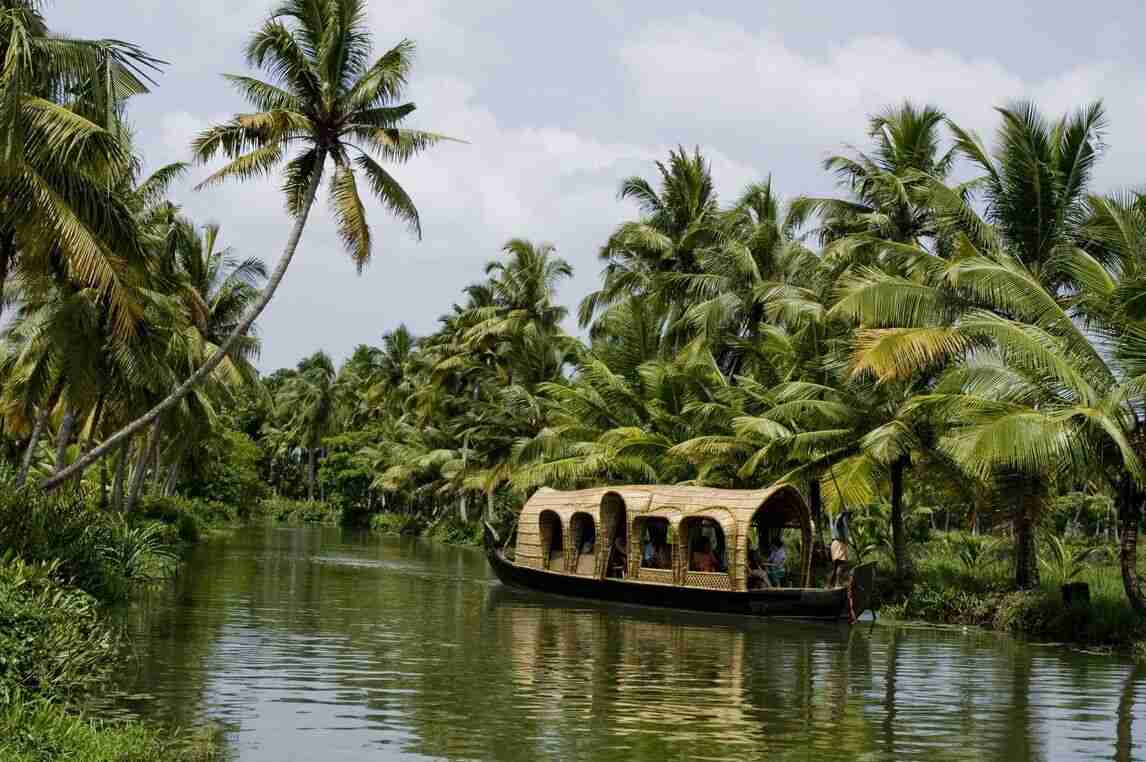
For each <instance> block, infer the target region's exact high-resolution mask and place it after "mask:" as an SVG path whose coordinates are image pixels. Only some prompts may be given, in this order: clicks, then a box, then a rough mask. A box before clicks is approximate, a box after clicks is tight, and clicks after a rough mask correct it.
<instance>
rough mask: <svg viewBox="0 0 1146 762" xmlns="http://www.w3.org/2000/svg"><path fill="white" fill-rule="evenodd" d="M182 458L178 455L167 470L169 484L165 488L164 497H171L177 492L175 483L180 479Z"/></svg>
mask: <svg viewBox="0 0 1146 762" xmlns="http://www.w3.org/2000/svg"><path fill="white" fill-rule="evenodd" d="M180 461H182V458H178V457H176V458H175V459H173V460H172V461H171V466H170V467H169V468H168V470H167V484H166V485H165V486H164V488H163V495H164V497H170V496H171V495H174V494H175V485H176V484H178V481H179V463H180Z"/></svg>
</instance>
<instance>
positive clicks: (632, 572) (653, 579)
mask: <svg viewBox="0 0 1146 762" xmlns="http://www.w3.org/2000/svg"><path fill="white" fill-rule="evenodd" d="M649 522H657V523H659V524H660V526H661V527H665V526H666V525H667V529H668V530H669V532H670V533H671V536H673V537H675V538H678V539H677V541H676V542H675V543H673V548H674V550H673V557H672V564H671V568H656V569H654V568H647V567H644V566H642V565H641V545H640V543H641V536H642V532H643V530H644V529H645V527H646V526H647V525H648V523H649ZM709 522H712V523H715V524H716V525H717V526H719V527H720V530H721V533H722V534H723V538H722V539H723V544H724V553H725V566H726V568H727V571H726V572H700V571H693V570H690V569H689V564H688V543H687V538H689V537H690V536H692V534H693V532H695V531H696V530H697V529H698V528H699V527H701V526H702V525H706V524H709ZM782 528H796V529H799V530H800V532H801V540H802V542H801V548H800V552H801V556H800V565H799V569H800V576H801V577H802V579H801V580H800V581H799V584H800V585H802V586H804V587H807V586H809V584H810V580H811V547H812V534H813V524H812V517H811V514H810V512H809V511H808V507H807V505H806V504H805V503H804V500H803V498H802V497H801V496H800V493H799V492H798V491H797V490H796V489H795V488H794V487H792V486H790V485H780V486H776V487H770V488H768V489H761V490H726V489H712V488H709V487H682V486H655V485H630V486H622V487H599V488H595V489H585V490H578V491H572V492H564V491H559V490H554V489H548V488H544V489H540V490H538V491H537V492H535V493H534V494H533V496H532V497H531V498H530V499H529V501H528V502H527V503H526V504H525V506H524V508H522V511H521V515H520V517H519V520H518V529H517V545H516V548H515V553H514V563H516V564H517V565H519V566H524V567H530V568H535V569H545V570H548V571H553V572H559V573H566V574H574V575H577V576H582V577H596V578H604V577H605V576H606V572H607V569H606V566H607V564H608V563H609V560H608V559H609V557H610V554H609V552H608V549H609V548H611V547H612V546H613V544H614V539H615V538H616V537H618V536H621V537H623V538H625V542H624V545H625V548H626V552H627V570H626V574H625V577H626V578H627V579H629V580H631V581H635V582H637V581H639V582H650V583H658V584H667V585H684V586H688V587H702V588H709V589H714V590H724V591H730V592H737V591H744V590H747V582H748V580H747V561H748V549H749V547H750V540H749V537H750V535H751V534H752V532H753V530H754V529H755V531H756V532H757V538H761V537H763V536H764V535H763V534H760V533H761V532H764V531H768V530H776V529H782ZM587 538H591V542H592V547H593V550H592V551H591V553H590V554H585V553H584V552H582V551H583V545H584V544H585V541H586V539H587Z"/></svg>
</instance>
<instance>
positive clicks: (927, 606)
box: [879, 532, 1146, 657]
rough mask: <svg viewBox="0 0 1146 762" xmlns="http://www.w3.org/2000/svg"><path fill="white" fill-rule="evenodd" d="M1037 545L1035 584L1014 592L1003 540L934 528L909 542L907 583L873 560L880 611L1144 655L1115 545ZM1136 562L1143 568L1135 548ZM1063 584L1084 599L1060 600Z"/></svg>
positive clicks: (1144, 626) (1141, 623)
mask: <svg viewBox="0 0 1146 762" xmlns="http://www.w3.org/2000/svg"><path fill="white" fill-rule="evenodd" d="M1038 550H1039V558H1040V577H1041V579H1040V584H1039V586H1038V587H1037V588H1035V589H1033V590H1026V591H1017V590H1015V589H1014V583H1013V576H1014V575H1013V570H1012V566H1011V564H1012V563H1013V558H1012V556H1011V552H1010V543H1009V542H1008V541H1007V540H1006V539H1004V538H996V537H991V536H986V535H973V534H970V533H963V532H950V533H938V532H937V533H935V534H934V535H933V536H932V537H931V538H929V539H928V540H927V541H926V542H923V543H919V544H917V545H915V546H913V548H912V560H913V568H914V575H913V578H912V580H911V582H910V583H906V582H903V581H897V580H895V578H894V572H893V570H892V568H891V567H890V565H889V564H888V563H887V562H886V561H885V560H884V559H883V558H880V559H879V560H880V566H881V568H880V572H879V579H880V580H881V581H880V591H879V593H880V595H879V597H880V599H881V600H882V607H881V609H880V614H881V615H883V616H886V617H889V618H892V619H897V620H916V621H924V622H932V623H939V624H952V625H967V626H976V627H984V628H987V629H992V630H998V631H1002V632H1008V633H1010V634H1012V635H1017V636H1021V637H1023V638H1027V639H1031V640H1038V641H1054V642H1063V643H1071V644H1075V645H1079V646H1085V647H1088V648H1101V649H1110V650H1118V651H1133V652H1135V653H1136V654H1138V655H1139V656H1143V657H1146V619H1144V618H1143V617H1141V616H1139V615H1138V614H1136V613H1135V612H1134V610H1133V609H1131V608H1130V605H1129V604H1128V603H1127V601H1126V593H1125V591H1124V590H1123V587H1122V577H1121V571H1120V569H1119V567H1118V563H1117V552H1116V549H1115V548H1113V547H1107V546H1105V545H1096V544H1092V543H1087V542H1083V541H1064V540H1062V539H1060V538H1058V537H1057V536H1055V537H1052V536H1049V535H1048V536H1046V537H1044V538H1043V539H1042V541H1041V542H1040V543H1039V549H1038ZM1138 565H1139V569H1140V570H1141V569H1144V568H1146V554H1144V553H1143V552H1141V551H1140V553H1139V564H1138ZM1068 582H1070V583H1078V582H1081V583H1085V584H1086V585H1087V586H1088V588H1089V593H1090V600H1089V603H1088V604H1073V605H1068V603H1067V602H1066V601H1064V599H1063V593H1062V586H1063V585H1064V584H1066V583H1068Z"/></svg>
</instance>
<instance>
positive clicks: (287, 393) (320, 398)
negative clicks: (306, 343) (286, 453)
mask: <svg viewBox="0 0 1146 762" xmlns="http://www.w3.org/2000/svg"><path fill="white" fill-rule="evenodd" d="M336 378H337V374H336V373H335V370H334V363H333V362H332V361H331V359H330V356H329V355H327V354H326V353H325V352H316V353H315V354H313V355H311V356H310V357H308V358H306V359H304V360H303V361H302V362H300V363H299V364H298V373H296V374H295V375H294V376H292V377H291V378H290V379H289V380H288V381H287V383H286V384H285V385H284V386H283V388H282V389H281V390H280V391H279V393H278V395H277V397H276V400H275V405H276V408H277V409H276V413H277V415H278V417H279V418H280V419H282V420H284V421H285V422H286V427H287V428H288V429H289V430H290V431H291V432H293V438H294V441H295V442H297V443H298V445H299V446H300V447H302V448H303V449H304V450H305V451H306V454H307V482H306V483H307V499H308V500H313V499H314V486H315V481H316V476H317V465H318V453H319V450H320V449H321V448H322V440H323V439H324V438H325V437H328V436H330V435H331V434H333V433H334V432H335V424H336V422H337V410H336V390H335V380H336Z"/></svg>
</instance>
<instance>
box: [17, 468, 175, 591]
mask: <svg viewBox="0 0 1146 762" xmlns="http://www.w3.org/2000/svg"><path fill="white" fill-rule="evenodd" d="M139 519H140V517H138V516H137V517H133V518H130V519H125V518H123V517H122V516H120V515H118V514H114V513H106V512H103V511H99V510H96V509H95V508H92V507H91V506H89V505H88V504H87V503H85V502H84V500H83V499H82V498H81V497H80V496H79V495H76V494H71V493H57V494H50V495H45V494H43V493H40V492H36V491H33V490H18V491H13V490H8V491H2V492H0V548H4V549H7V550H10V551H12V552H13V553H14V554H15V555H17V556H19V557H21V558H23V559H24V560H25V561H28V562H32V563H34V562H53V561H54V562H57V566H56V569H57V573H58V575H59V578H60V579H61V580H65V581H67V582H69V583H70V584H73V585H75V586H76V587H79V588H81V589H82V590H84V591H86V592H88V593H91V594H92V595H94V596H96V597H97V598H100V599H103V600H122V599H124V598H126V597H127V596H128V595H129V594H130V592H131V590H132V588H133V587H136V586H138V585H141V584H147V583H149V582H152V581H154V580H156V579H158V578H161V577H163V576H165V575H166V573H167V572H169V571H170V570H171V569H172V568H173V567H174V561H175V554H174V548H175V546H176V545H177V544H178V530H169V529H164V528H162V527H158V528H157V527H156V526H155V525H154V522H149V521H142V522H141V521H140V520H139Z"/></svg>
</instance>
